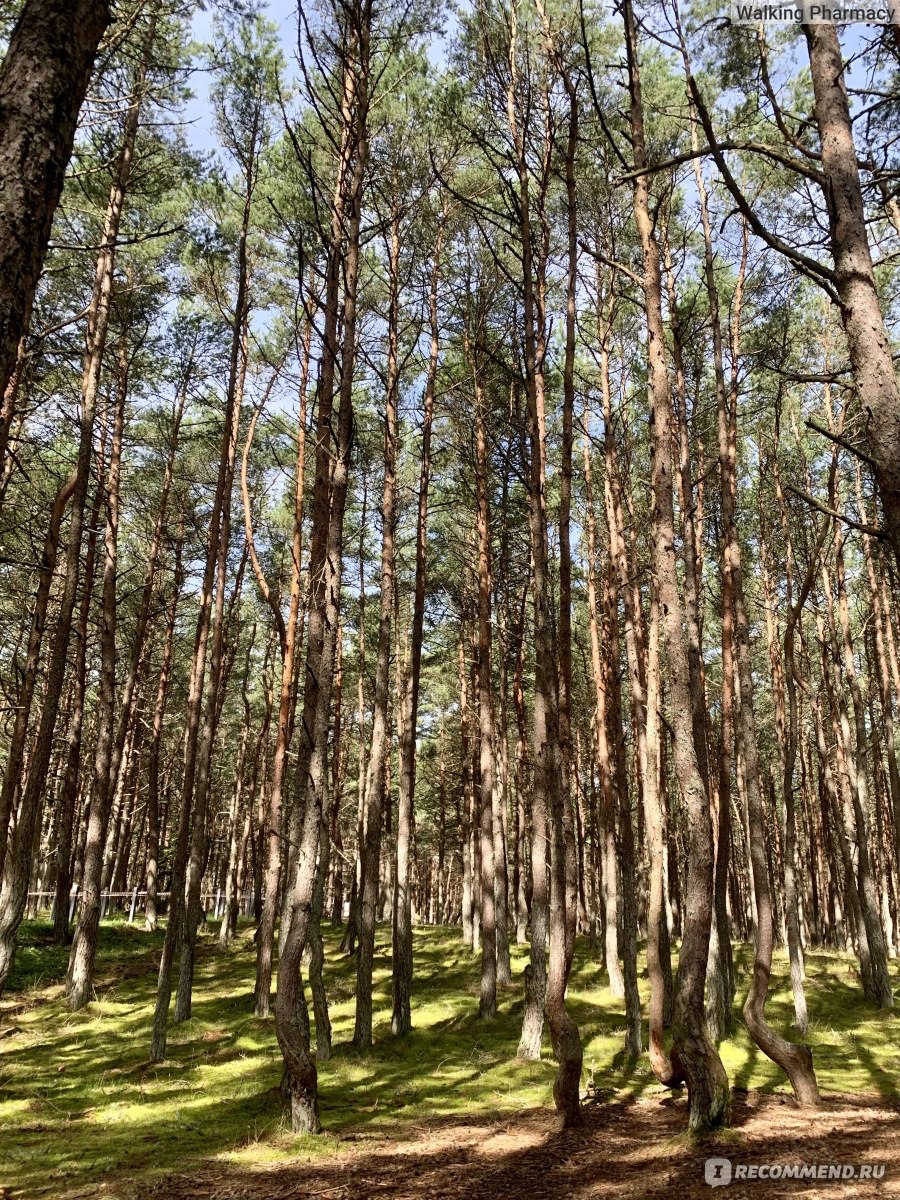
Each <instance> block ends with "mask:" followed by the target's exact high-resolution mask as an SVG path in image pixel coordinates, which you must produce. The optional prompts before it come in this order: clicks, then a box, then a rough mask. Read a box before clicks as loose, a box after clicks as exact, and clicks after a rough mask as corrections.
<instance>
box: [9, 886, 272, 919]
mask: <svg viewBox="0 0 900 1200" xmlns="http://www.w3.org/2000/svg"><path fill="white" fill-rule="evenodd" d="M78 890H79V889H78V884H77V883H76V884H75V885H74V886H73V887H72V890H71V892H69V923H70V924H71V921H72V918H73V917H74V915H75V905H76V904H77V903H78ZM171 894H172V893H171V892H157V893H156V899H157V901H162V900H168V899H169V897H170V896H171ZM146 898H147V893H146V891H141V890H140V889H139V888H132V890H131V891H130V892H113V891H110V890H109V889H106V890H105V891H103V892H102V893H101V895H100V918H101V920H102V919H103V918H104V917H105V916H106V915H107V913H108V912H109V908H110V905H111V904H113V903H116V904H117V903H118V902H119V901H120V900H127V901H128V902H129V909H128V923H129V924H132V923H133V922H134V916H135V913H136V912H137V909H138V902H139V901H140V900H142V899H143V900H146ZM42 900H48V901H49V902H50V905H49V907H50V915H51V920H52V919H53V918H55V916H56V892H50V891H40V892H29V893H28V906H29V911H30V912H31V913H32V914H33V915H36V914H37V913H38V912H39V911H40V909H41V907H42V905H41V901H42ZM200 904H201V906H202V908H203V910H204V912H205V913H206V917H207V919H210V918H211V919H212V920H214V921H218V920H219V919H220V918H221V916H222V915H223V913H224V912H225V893H224V892H223V891H222V889H221V888H217V889H216V890H215V891H214V892H201V893H200ZM238 905H239V912H242V913H243V914H244V916H245V917H247V916H249V915H250V913H251V912H252V911H253V893H252V892H244V894H243V895H242V896H239V897H238ZM142 907H143V906H142Z"/></svg>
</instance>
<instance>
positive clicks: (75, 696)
mask: <svg viewBox="0 0 900 1200" xmlns="http://www.w3.org/2000/svg"><path fill="white" fill-rule="evenodd" d="M104 434H105V431H104ZM97 466H98V474H99V475H100V477H101V480H102V481H103V482H101V483H99V484H98V485H97V489H96V493H95V496H94V505H93V510H92V512H91V515H90V519H89V524H88V529H89V533H88V544H87V551H86V553H85V556H84V579H83V581H82V587H81V605H80V607H79V611H78V625H77V627H76V629H75V637H76V639H77V644H76V650H75V663H74V667H73V672H72V675H73V678H72V704H71V711H70V712H69V727H68V731H67V733H66V766H65V772H64V774H63V783H62V790H61V792H60V798H59V820H60V831H59V835H58V838H59V840H58V843H57V848H56V900H55V912H54V919H53V927H54V941H55V942H56V944H57V945H59V946H67V945H68V944H69V940H70V931H69V926H70V921H69V908H70V903H69V896H70V892H71V889H72V866H73V864H72V840H73V835H74V832H75V814H76V809H77V807H78V793H79V787H80V783H81V744H82V731H83V728H84V701H85V693H86V691H87V639H88V620H89V618H90V613H91V604H92V601H93V592H94V573H95V568H96V560H97V527H98V525H99V522H100V507H101V505H102V503H103V490H104V488H105V474H106V447H105V438H104V440H101V444H100V452H99V454H98V456H97Z"/></svg>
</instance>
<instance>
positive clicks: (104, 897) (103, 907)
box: [100, 888, 109, 921]
mask: <svg viewBox="0 0 900 1200" xmlns="http://www.w3.org/2000/svg"><path fill="white" fill-rule="evenodd" d="M100 895H101V901H100V920H101V921H102V920H103V918H104V917H105V916H106V913H107V911H108V909H109V888H107V889H106V891H105V892H101V893H100Z"/></svg>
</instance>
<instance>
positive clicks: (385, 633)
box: [353, 201, 400, 1050]
mask: <svg viewBox="0 0 900 1200" xmlns="http://www.w3.org/2000/svg"><path fill="white" fill-rule="evenodd" d="M396 204H397V202H396V201H395V208H394V212H393V213H392V220H391V232H390V240H389V246H388V259H389V266H388V271H389V279H390V285H389V286H390V300H389V311H388V331H387V339H388V345H387V373H386V388H385V391H386V394H385V416H384V485H383V490H382V497H381V521H382V524H381V579H380V585H381V593H380V596H379V603H378V641H377V646H376V651H375V654H376V657H375V696H374V701H375V703H374V710H373V717H372V738H371V741H370V743H369V762H368V766H367V770H366V807H365V839H364V842H363V851H362V881H361V884H360V893H359V894H360V910H359V911H360V921H359V949H358V950H357V956H356V1023H355V1026H354V1030H353V1045H354V1047H355V1048H356V1049H357V1050H366V1049H368V1048H369V1047H370V1046H371V1045H372V964H373V958H374V954H375V921H376V915H377V906H378V885H379V870H380V863H381V833H382V824H383V821H384V808H385V796H386V789H387V783H386V776H387V765H388V758H389V754H390V725H389V720H388V708H389V705H390V670H391V618H392V616H393V611H394V572H395V569H396V548H395V535H396V529H395V525H396V518H397V401H398V392H399V370H400V359H399V343H398V338H399V318H400V290H399V289H400V274H399V272H400V227H399V215H398V209H397V207H396Z"/></svg>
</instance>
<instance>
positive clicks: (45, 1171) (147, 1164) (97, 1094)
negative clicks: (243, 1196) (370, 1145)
mask: <svg viewBox="0 0 900 1200" xmlns="http://www.w3.org/2000/svg"><path fill="white" fill-rule="evenodd" d="M326 939H327V945H326V951H327V955H328V961H327V965H326V986H327V988H328V994H329V998H330V1001H331V1016H332V1022H333V1026H334V1041H335V1053H334V1057H333V1058H332V1059H331V1061H329V1062H327V1063H324V1064H321V1066H320V1072H319V1082H320V1089H321V1113H322V1122H323V1125H324V1126H325V1128H326V1130H327V1135H326V1136H325V1137H322V1138H318V1139H317V1138H311V1137H306V1138H297V1137H295V1136H294V1135H292V1134H291V1133H290V1132H289V1129H288V1128H287V1126H286V1124H285V1121H284V1118H283V1115H282V1109H281V1104H280V1102H279V1098H278V1094H277V1090H276V1089H277V1084H278V1081H279V1078H280V1057H279V1055H278V1052H277V1048H276V1045H275V1035H274V1027H273V1023H272V1022H271V1021H260V1020H257V1019H255V1018H254V1017H253V1016H252V991H253V973H254V946H253V942H252V940H251V931H250V930H243V931H242V933H241V935H240V936H239V938H238V939H237V940H236V942H235V943H234V944H233V945H232V947H231V949H230V950H229V951H228V952H227V953H220V952H219V951H218V950H217V949H216V948H215V947H214V945H213V943H212V938H211V937H210V938H207V939H206V940H205V941H204V944H203V947H202V950H201V954H200V957H199V961H198V966H197V973H196V978H195V987H194V996H195V999H194V1005H193V1017H192V1019H191V1020H190V1021H188V1022H186V1023H184V1024H182V1025H179V1026H172V1027H171V1029H170V1037H169V1057H168V1058H167V1060H166V1062H165V1063H163V1064H162V1065H160V1066H154V1065H152V1064H150V1063H148V1061H147V1055H148V1047H149V1039H150V1022H151V1016H152V1005H153V997H154V993H155V983H156V964H157V961H158V952H159V949H160V946H161V935H160V934H153V935H151V934H147V933H144V932H142V931H139V930H138V929H136V928H130V927H128V926H125V925H123V924H121V923H119V924H116V923H113V922H109V923H105V924H104V925H103V927H102V929H101V945H100V958H99V961H100V964H101V966H100V972H99V977H98V981H97V998H96V999H95V1001H94V1003H92V1004H91V1005H89V1006H88V1007H87V1008H86V1009H85V1010H84V1011H82V1012H80V1013H75V1014H72V1013H69V1012H68V1011H67V1010H66V1008H65V1005H64V1003H63V997H62V988H61V985H60V981H61V979H62V977H63V975H64V972H65V963H66V955H65V953H64V952H61V951H59V950H58V949H56V948H55V947H53V946H52V945H51V944H50V941H49V930H48V928H47V927H46V926H45V925H42V924H40V923H37V922H33V923H26V925H24V926H23V929H22V931H21V938H20V944H21V948H20V951H19V955H18V959H17V963H16V969H15V974H14V976H13V978H12V981H11V986H10V988H9V989H8V991H7V993H6V996H5V997H4V999H3V1001H2V1003H0V1196H3V1195H4V1191H3V1188H4V1186H5V1187H7V1188H10V1189H11V1190H12V1194H13V1195H14V1196H18V1195H24V1196H38V1195H43V1196H62V1195H66V1196H68V1195H77V1194H79V1193H81V1194H84V1195H88V1194H91V1193H94V1192H97V1190H98V1181H100V1180H102V1181H104V1184H105V1187H104V1189H103V1195H104V1196H106V1197H113V1196H120V1195H122V1196H127V1195H128V1194H129V1193H130V1191H131V1190H132V1189H133V1188H134V1187H135V1186H136V1185H137V1184H141V1185H144V1184H146V1183H147V1182H148V1181H150V1180H152V1179H153V1178H155V1177H157V1176H158V1175H160V1174H161V1173H163V1172H171V1171H177V1170H179V1169H187V1168H188V1167H190V1166H193V1165H197V1164H199V1163H201V1162H208V1161H209V1160H215V1161H218V1162H221V1163H223V1164H224V1163H227V1162H231V1163H234V1164H235V1165H237V1164H245V1165H249V1164H251V1163H260V1162H266V1161H271V1160H275V1159H278V1158H287V1157H289V1156H294V1157H296V1156H297V1155H300V1156H302V1157H307V1158H308V1157H310V1156H318V1155H321V1154H324V1153H329V1152H333V1151H334V1150H335V1149H336V1148H337V1146H338V1145H339V1142H340V1141H341V1140H342V1139H344V1138H348V1137H350V1138H358V1137H360V1136H368V1135H369V1134H372V1133H379V1134H381V1135H384V1134H386V1133H389V1134H390V1136H391V1137H395V1138H397V1139H400V1140H402V1139H403V1138H404V1137H405V1136H408V1135H409V1132H410V1130H411V1127H412V1125H413V1123H414V1122H420V1121H422V1120H436V1119H440V1118H449V1117H463V1116H465V1115H466V1114H485V1113H500V1112H503V1111H516V1110H520V1109H524V1108H529V1107H533V1106H537V1105H551V1104H552V1100H551V1086H552V1079H553V1075H554V1067H553V1064H552V1062H542V1063H521V1062H518V1061H517V1060H516V1059H515V1057H514V1056H515V1050H516V1044H517V1041H518V1033H519V1025H520V1021H521V1013H522V999H521V985H520V978H521V972H522V970H523V968H524V965H525V951H524V948H521V947H518V948H515V949H514V962H513V974H514V977H515V978H516V981H517V982H516V984H515V985H514V987H512V988H510V989H509V990H508V991H507V992H506V993H505V994H504V995H503V997H502V1000H501V1003H500V1005H499V1010H500V1011H499V1015H498V1017H497V1019H496V1020H495V1021H494V1022H492V1023H490V1024H486V1023H484V1022H482V1021H479V1019H478V1017H477V1009H478V963H477V960H476V959H474V958H473V957H472V956H471V955H470V954H469V953H468V952H466V951H465V949H464V947H463V946H462V944H461V940H460V936H459V931H458V930H455V929H434V928H430V929H418V930H416V934H415V979H416V983H415V992H414V1010H413V1020H414V1024H415V1029H414V1031H413V1033H412V1034H411V1035H410V1036H409V1037H408V1038H406V1039H404V1040H402V1041H398V1040H396V1039H394V1038H393V1037H392V1036H391V1033H390V943H389V933H388V931H387V930H386V929H379V936H378V945H377V948H376V960H375V965H376V974H375V983H376V1021H375V1040H376V1046H375V1049H374V1050H373V1051H372V1053H371V1054H366V1055H360V1054H357V1053H355V1052H353V1051H352V1050H351V1049H350V1047H349V1040H350V1037H351V1034H352V1029H353V1010H354V1003H353V996H354V964H353V963H352V962H350V961H348V960H347V959H346V958H342V957H340V956H339V954H338V938H337V937H336V936H333V935H332V933H331V931H328V933H327V935H326ZM747 966H748V961H747V956H746V951H742V952H741V953H740V955H739V962H738V970H739V978H740V979H741V980H742V981H746V979H747ZM893 974H894V977H895V982H900V980H897V970H896V966H894V967H893ZM641 987H642V990H644V989H645V988H646V980H643V979H642V981H641ZM807 995H808V1000H809V1008H810V1016H811V1030H810V1036H809V1041H810V1042H811V1044H812V1046H813V1050H814V1054H815V1061H816V1067H817V1070H818V1075H819V1082H820V1085H821V1087H822V1089H823V1091H826V1092H828V1091H839V1092H854V1091H857V1092H865V1093H876V1094H880V1095H882V1096H887V1097H891V1098H896V1097H897V1096H898V1095H900V1037H898V1023H897V1018H896V1017H895V1016H892V1015H890V1014H881V1013H876V1012H874V1011H873V1010H872V1009H871V1008H870V1007H869V1006H868V1005H867V1004H866V1003H865V1002H864V1001H863V999H862V997H861V995H860V991H859V985H858V980H857V978H856V972H855V969H854V966H853V964H852V962H851V960H850V959H848V958H846V957H841V956H839V955H833V954H816V953H814V954H811V955H810V956H809V960H808V982H807ZM569 998H570V1008H571V1011H572V1014H573V1016H574V1017H575V1019H576V1020H577V1022H578V1024H579V1026H580V1028H581V1034H582V1040H583V1043H584V1047H585V1055H584V1062H585V1080H584V1082H585V1084H587V1083H588V1081H589V1080H591V1079H592V1080H593V1085H594V1088H595V1090H596V1091H597V1092H599V1093H600V1094H601V1095H609V1096H610V1097H612V1096H613V1095H616V1094H619V1095H622V1094H625V1095H630V1096H639V1095H642V1094H648V1095H649V1094H651V1093H652V1092H653V1091H654V1090H655V1082H654V1080H653V1077H652V1075H651V1073H650V1071H649V1068H648V1066H647V1065H646V1061H645V1060H641V1061H640V1062H638V1063H637V1064H629V1063H627V1062H626V1061H624V1056H623V1055H622V1053H621V1044H622V1035H623V1029H624V1022H623V1018H622V1015H621V1012H620V1003H619V1002H618V1001H617V1000H615V999H614V998H613V996H612V995H611V994H610V992H609V990H608V988H607V987H606V976H605V973H604V972H603V971H602V969H601V968H600V967H599V966H598V964H597V962H596V958H595V957H594V956H592V955H591V953H590V951H589V947H588V946H587V944H586V942H579V946H578V951H577V957H576V964H575V969H574V972H573V977H572V982H571V986H570V994H569ZM739 998H740V997H739ZM791 1012H792V1009H791V1003H790V994H789V989H788V987H787V978H786V963H785V961H784V960H783V959H779V960H778V961H777V962H776V973H775V976H774V978H773V997H772V1001H771V1003H770V1006H769V1013H770V1019H771V1021H772V1023H773V1024H775V1025H776V1027H778V1028H781V1029H783V1030H784V1031H785V1032H787V1031H788V1029H789V1023H790V1019H791ZM548 1057H549V1055H548ZM722 1057H723V1059H724V1062H725V1066H726V1068H727V1070H728V1073H729V1076H730V1078H731V1080H732V1083H733V1085H734V1086H735V1087H738V1088H742V1089H750V1088H754V1089H757V1088H758V1089H761V1090H763V1091H771V1090H774V1089H776V1088H778V1089H781V1088H786V1084H785V1081H784V1080H783V1078H782V1077H780V1076H779V1073H778V1072H777V1070H776V1069H775V1068H774V1067H773V1065H772V1064H771V1063H770V1062H769V1061H768V1060H767V1059H765V1058H763V1057H762V1056H760V1055H759V1054H758V1052H757V1051H756V1049H755V1047H754V1046H753V1045H752V1044H751V1043H750V1041H749V1039H748V1037H747V1035H746V1032H745V1031H744V1029H743V1027H742V1026H741V1025H740V1024H739V1025H738V1031H737V1033H736V1035H735V1037H734V1038H733V1039H732V1040H729V1041H727V1042H725V1043H724V1044H723V1046H722Z"/></svg>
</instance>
